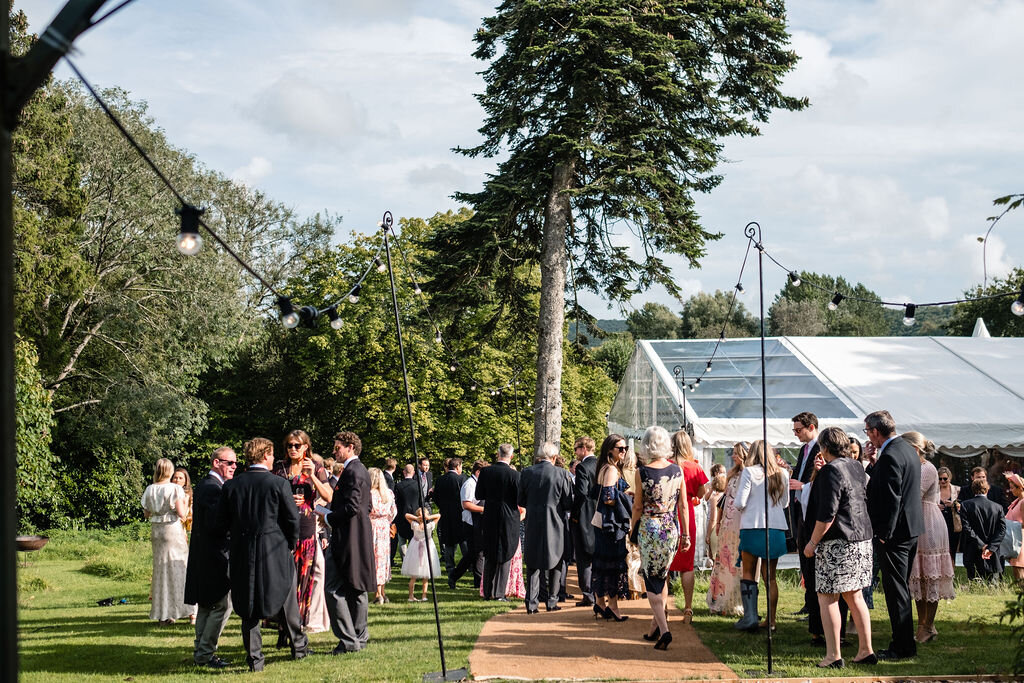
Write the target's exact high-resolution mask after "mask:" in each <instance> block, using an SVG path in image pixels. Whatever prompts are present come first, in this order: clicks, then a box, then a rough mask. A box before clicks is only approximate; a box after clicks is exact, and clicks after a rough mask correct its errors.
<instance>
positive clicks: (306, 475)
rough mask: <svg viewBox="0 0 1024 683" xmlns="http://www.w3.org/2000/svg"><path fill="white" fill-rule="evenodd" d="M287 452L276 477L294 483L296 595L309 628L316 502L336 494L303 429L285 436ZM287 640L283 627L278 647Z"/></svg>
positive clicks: (276, 467)
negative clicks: (296, 524) (297, 512)
mask: <svg viewBox="0 0 1024 683" xmlns="http://www.w3.org/2000/svg"><path fill="white" fill-rule="evenodd" d="M284 449H285V457H284V458H282V459H280V460H275V462H274V474H276V475H278V476H280V477H284V478H285V479H287V480H288V481H289V482H290V483H291V485H292V496H293V497H294V499H295V506H296V507H298V508H299V541H298V543H296V544H295V550H294V551H293V553H292V554H293V557H294V560H295V576H296V579H297V581H296V588H295V591H296V593H295V595H296V598H297V599H298V602H299V621H300V622H301V623H302V626H303V628H307V627H308V626H309V624H310V606H311V605H312V602H313V587H314V580H313V575H314V563H315V562H316V557H317V551H316V550H317V549H316V546H317V539H316V521H317V516H316V512H315V510H316V499H317V496H319V497H320V498H323V499H324V500H325V501H327V502H328V503H330V502H331V498H332V495H333V493H334V492H333V491H332V490H331V487H330V485H328V483H327V480H328V478H329V475H328V473H327V471H326V470H325V469H324V468H323V466H322V465H319V466H318V465H317V464H316V463H315V462H314V461H313V457H312V456H313V451H312V448H311V447H310V442H309V435H308V434H306V432H304V431H302V430H301V429H295V430H292V431H290V432H288V434H287V435H286V436H285V437H284ZM367 504H369V503H367ZM321 557H322V555H321ZM319 616H321V615H318V617H319ZM315 621H316V622H317V623H319V622H320V619H319V618H317V619H315ZM287 637H288V632H287V630H285V629H283V628H279V629H278V641H277V644H278V647H284V646H285V645H286V644H287Z"/></svg>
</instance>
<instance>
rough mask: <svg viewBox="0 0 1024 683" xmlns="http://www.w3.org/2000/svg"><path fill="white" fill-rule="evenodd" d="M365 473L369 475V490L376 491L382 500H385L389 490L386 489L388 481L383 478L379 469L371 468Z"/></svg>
mask: <svg viewBox="0 0 1024 683" xmlns="http://www.w3.org/2000/svg"><path fill="white" fill-rule="evenodd" d="M367 471H368V472H369V473H370V490H371V491H376V492H377V493H379V494H380V495H381V497H382V498H384V500H387V498H388V495H390V493H391V489H389V488H388V481H387V479H385V478H384V473H383V472H381V470H380V468H379V467H371V468H370V469H369V470H367Z"/></svg>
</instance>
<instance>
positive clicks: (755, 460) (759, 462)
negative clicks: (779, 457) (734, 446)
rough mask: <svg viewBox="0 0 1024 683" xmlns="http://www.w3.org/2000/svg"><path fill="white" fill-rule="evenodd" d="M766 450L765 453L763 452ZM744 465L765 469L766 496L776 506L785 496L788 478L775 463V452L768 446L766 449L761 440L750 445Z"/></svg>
mask: <svg viewBox="0 0 1024 683" xmlns="http://www.w3.org/2000/svg"><path fill="white" fill-rule="evenodd" d="M766 450H767V453H766V452H765V451H766ZM765 455H767V457H765ZM744 465H745V466H746V467H762V466H763V467H764V468H765V485H767V486H768V495H769V496H771V499H772V502H773V503H775V504H778V503H779V501H780V500H782V498H783V496H785V495H786V494H787V490H788V489H789V481H788V479H789V478H788V477H787V476H786V473H785V472H783V471H782V468H780V467H779V463H777V462H776V461H775V451H774V450H772V447H771V446H770V445H769V446H768V447H767V449H766V448H765V443H764V441H761V440H758V441H755V442H754V443H752V444H750V450H749V451H748V452H747V459H746V462H744Z"/></svg>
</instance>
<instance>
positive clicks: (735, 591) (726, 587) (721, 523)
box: [707, 443, 747, 616]
mask: <svg viewBox="0 0 1024 683" xmlns="http://www.w3.org/2000/svg"><path fill="white" fill-rule="evenodd" d="M746 459H747V447H746V445H745V444H742V443H738V444H736V445H735V446H733V447H732V469H731V470H729V473H728V474H727V475H726V484H725V498H723V500H722V510H721V513H720V515H719V517H718V554H717V555H715V567H714V569H712V570H711V581H710V583H709V584H708V597H707V603H708V610H709V611H710V612H711V613H712V614H721V615H724V616H740V615H742V614H743V607H742V606H741V605H740V568H739V567H737V566H736V560H737V559H738V558H739V554H740V513H739V510H737V509H736V506H735V504H734V503H735V500H736V490H737V488H738V487H739V483H740V473H741V472H742V471H743V466H744V465H743V463H744V462H745V461H746Z"/></svg>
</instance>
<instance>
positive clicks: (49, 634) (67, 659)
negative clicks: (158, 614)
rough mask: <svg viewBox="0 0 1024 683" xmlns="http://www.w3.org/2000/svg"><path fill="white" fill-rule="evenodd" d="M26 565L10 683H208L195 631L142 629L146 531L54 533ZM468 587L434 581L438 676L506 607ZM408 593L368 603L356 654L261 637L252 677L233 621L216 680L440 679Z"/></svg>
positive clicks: (433, 647) (423, 621)
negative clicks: (301, 649) (13, 682)
mask: <svg viewBox="0 0 1024 683" xmlns="http://www.w3.org/2000/svg"><path fill="white" fill-rule="evenodd" d="M19 559H21V558H20V555H19ZM28 560H29V567H27V568H25V569H20V573H19V579H18V585H19V592H18V605H19V615H18V616H19V640H20V647H19V649H20V661H19V668H20V671H21V677H20V680H22V681H27V682H32V681H39V682H42V681H114V680H117V681H124V680H133V681H150V680H157V679H160V680H167V679H168V677H173V679H174V680H183V681H191V680H209V678H210V677H211V676H217V675H219V674H218V673H217V672H215V671H212V670H208V669H200V668H197V667H194V666H193V665H192V647H193V639H194V635H195V632H194V630H193V628H192V627H191V626H190V625H189V623H188V620H185V621H180V622H178V623H176V624H174V625H173V626H160V625H159V624H157V623H156V622H154V621H150V620H149V601H148V599H147V596H148V594H149V573H150V565H151V562H152V555H151V552H150V544H149V538H148V527H146V526H144V525H139V526H137V527H128V528H127V529H126V530H119V531H117V532H78V533H59V532H53V533H52V534H51V540H50V543H49V544H48V545H47V547H46V548H44V549H43V550H40V551H38V552H35V553H31V554H30V555H28ZM471 585H472V584H471V583H470V582H469V581H468V580H467V579H463V581H462V582H461V583H460V586H459V589H458V590H457V591H451V590H449V589H448V587H447V585H445V584H444V582H443V581H441V582H439V583H438V594H437V597H438V606H439V608H440V614H441V625H442V635H443V637H444V646H445V661H446V663H447V666H448V668H449V669H457V668H461V667H465V666H466V664H467V660H468V658H469V652H470V650H471V649H472V647H473V644H474V643H475V642H476V639H477V636H478V635H479V633H480V629H481V628H482V627H483V624H484V622H485V621H486V620H487V619H489V618H490V617H491V616H493V615H495V614H498V613H500V612H503V611H506V610H507V609H510V608H511V607H513V606H515V603H498V606H494V605H495V603H484V602H482V601H481V600H480V599H479V597H476V598H474V597H473V596H472V595H471V593H472V588H471ZM407 592H408V581H407V580H406V579H403V578H401V577H397V576H396V577H395V578H394V579H393V580H392V582H391V584H390V585H389V587H388V594H389V596H390V597H391V599H392V602H391V603H389V604H387V605H370V643H369V645H368V646H367V648H366V649H365V650H363V651H362V652H358V653H355V654H351V655H345V656H342V657H331V656H329V655H325V654H319V655H316V656H311V657H307V658H306V659H304V660H301V661H298V662H295V661H292V660H291V656H290V654H289V653H288V651H287V650H276V649H274V647H273V645H274V642H275V639H276V635H274V634H273V633H272V634H271V635H269V636H267V635H265V636H264V652H265V654H266V656H267V663H266V671H265V672H264V673H263V674H250V673H249V671H248V669H247V667H246V665H245V653H244V651H243V649H242V636H241V630H240V626H241V621H240V620H239V618H238V616H237V615H232V617H231V620H230V621H229V622H228V626H227V629H226V630H225V632H224V635H223V636H221V640H220V649H219V651H218V654H219V655H220V656H222V657H223V658H225V659H227V660H228V661H230V662H232V663H233V666H232V667H230V668H228V669H225V670H224V671H225V672H227V673H232V674H243V676H244V677H250V676H252V677H255V676H270V677H272V680H275V681H277V680H281V681H291V680H294V681H302V682H303V683H310V682H311V681H336V680H342V679H344V680H367V681H369V680H373V681H380V680H388V681H421V680H422V678H423V674H425V673H428V672H432V671H440V670H441V660H440V656H439V653H438V647H437V631H436V626H435V624H434V612H433V606H432V605H431V603H429V602H427V603H409V602H407V601H406V597H407ZM428 596H429V593H428ZM108 597H115V598H116V600H120V599H121V598H127V599H128V603H127V604H115V605H113V606H111V607H99V606H97V605H96V601H97V600H100V599H103V598H108ZM116 600H115V602H116ZM265 634H266V631H265ZM310 644H311V647H312V648H313V649H314V650H316V651H317V652H318V653H329V652H330V650H331V649H332V648H333V647H334V646H335V645H336V644H337V640H336V639H335V638H334V636H333V635H331V634H330V633H318V634H314V635H312V636H310ZM243 680H244V679H243ZM261 680H269V679H267V678H262V679H261Z"/></svg>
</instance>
